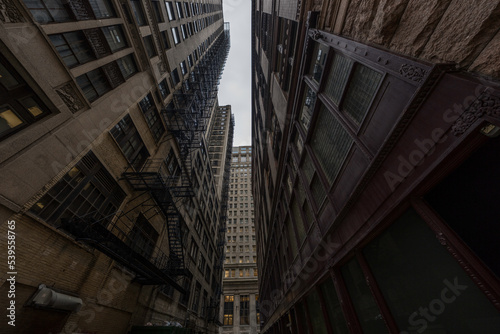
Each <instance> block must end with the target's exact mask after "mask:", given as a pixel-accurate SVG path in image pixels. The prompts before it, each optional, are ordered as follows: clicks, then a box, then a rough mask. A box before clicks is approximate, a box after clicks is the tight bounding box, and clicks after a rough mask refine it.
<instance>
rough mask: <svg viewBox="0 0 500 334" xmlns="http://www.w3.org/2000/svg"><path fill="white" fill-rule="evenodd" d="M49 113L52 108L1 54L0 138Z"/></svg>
mask: <svg viewBox="0 0 500 334" xmlns="http://www.w3.org/2000/svg"><path fill="white" fill-rule="evenodd" d="M49 113H50V110H49V109H48V108H47V107H46V106H45V105H44V104H43V103H42V101H41V100H40V99H39V98H38V97H37V96H36V95H35V94H34V92H33V91H32V90H31V88H30V87H29V86H28V85H27V84H26V82H25V81H24V80H23V79H22V78H21V77H20V76H19V74H18V73H17V72H16V71H14V69H13V68H11V66H10V64H9V63H8V62H7V61H5V60H4V59H3V57H1V55H0V138H2V137H5V136H7V135H9V134H12V133H14V132H16V131H17V130H20V129H22V128H23V127H25V126H27V125H28V124H32V123H35V122H37V121H38V120H40V119H41V118H43V117H45V116H47V115H48V114H49Z"/></svg>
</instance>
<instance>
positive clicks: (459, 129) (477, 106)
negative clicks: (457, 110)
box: [451, 91, 500, 136]
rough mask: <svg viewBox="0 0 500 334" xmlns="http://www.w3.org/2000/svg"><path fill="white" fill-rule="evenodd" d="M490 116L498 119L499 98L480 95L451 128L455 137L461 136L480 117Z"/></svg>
mask: <svg viewBox="0 0 500 334" xmlns="http://www.w3.org/2000/svg"><path fill="white" fill-rule="evenodd" d="M484 115H486V116H491V117H494V118H499V119H500V98H499V97H497V96H493V95H491V94H490V93H489V92H487V91H486V92H484V93H482V94H481V95H480V96H479V97H478V98H477V99H476V100H475V101H474V102H473V103H472V104H471V105H470V106H469V108H467V110H466V111H465V112H464V113H463V114H462V115H461V116H460V118H459V119H457V120H456V122H455V124H453V126H452V128H451V129H452V131H453V134H454V135H455V136H459V135H461V134H463V133H464V132H465V131H467V129H468V128H469V127H470V126H471V125H472V124H473V123H474V122H475V121H476V120H477V119H478V118H480V117H482V116H484Z"/></svg>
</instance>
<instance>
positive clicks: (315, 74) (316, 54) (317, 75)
mask: <svg viewBox="0 0 500 334" xmlns="http://www.w3.org/2000/svg"><path fill="white" fill-rule="evenodd" d="M327 56H328V46H325V45H323V44H321V43H316V44H315V45H314V51H313V58H312V59H311V68H310V70H309V74H311V78H312V79H313V80H314V81H316V82H317V83H319V80H320V79H321V74H323V70H324V68H325V63H326V57H327Z"/></svg>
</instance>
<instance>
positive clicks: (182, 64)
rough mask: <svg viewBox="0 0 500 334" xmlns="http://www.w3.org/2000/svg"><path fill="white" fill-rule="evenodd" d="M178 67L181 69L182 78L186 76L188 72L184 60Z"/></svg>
mask: <svg viewBox="0 0 500 334" xmlns="http://www.w3.org/2000/svg"><path fill="white" fill-rule="evenodd" d="M179 66H180V68H181V73H182V75H183V76H184V75H186V74H187V72H188V70H187V66H186V61H185V60H183V61H181V63H180V64H179Z"/></svg>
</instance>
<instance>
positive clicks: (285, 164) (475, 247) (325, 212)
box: [252, 0, 500, 333]
mask: <svg viewBox="0 0 500 334" xmlns="http://www.w3.org/2000/svg"><path fill="white" fill-rule="evenodd" d="M252 5H253V12H252V15H253V20H252V24H253V34H252V53H253V54H252V66H253V68H252V75H253V77H252V103H253V104H252V122H253V123H252V124H253V125H252V148H253V155H252V156H253V173H252V181H253V193H254V197H255V220H256V228H257V253H258V268H259V293H260V308H261V313H262V320H263V325H262V328H261V329H262V332H264V333H437V332H443V333H444V332H446V333H475V332H478V331H479V332H482V333H495V332H496V331H498V328H500V315H499V310H500V304H499V303H498V296H500V282H499V280H498V277H499V276H500V271H499V267H498V265H497V264H496V261H495V260H494V258H493V257H492V256H491V254H493V253H495V252H498V246H496V245H497V244H498V242H497V236H498V229H497V228H496V223H495V218H493V217H497V216H498V214H499V211H498V208H497V205H495V204H494V203H495V200H493V198H498V196H499V195H500V193H499V192H498V189H499V188H498V187H497V185H499V184H500V178H499V177H498V175H497V173H496V172H494V169H495V168H496V166H497V164H498V161H500V156H499V153H498V152H500V151H499V148H500V139H499V138H498V135H499V134H500V116H499V115H500V90H499V85H498V79H499V69H500V63H499V62H498V57H496V56H495V54H496V51H495V50H497V49H498V39H499V36H500V35H499V33H500V30H499V29H500V25H499V23H498V22H499V21H498V16H499V14H500V2H499V1H477V2H474V5H471V4H470V3H465V2H463V1H455V0H449V1H447V0H445V1H432V0H429V1H414V0H401V1H379V0H368V1H364V0H363V1H361V0H360V1H356V0H355V1H353V0H351V1H347V0H287V1H274V0H254V1H252ZM472 301H474V302H472ZM472 303H473V304H474V305H481V306H479V307H476V306H474V307H471V306H470V305H472ZM426 312H428V313H426Z"/></svg>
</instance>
